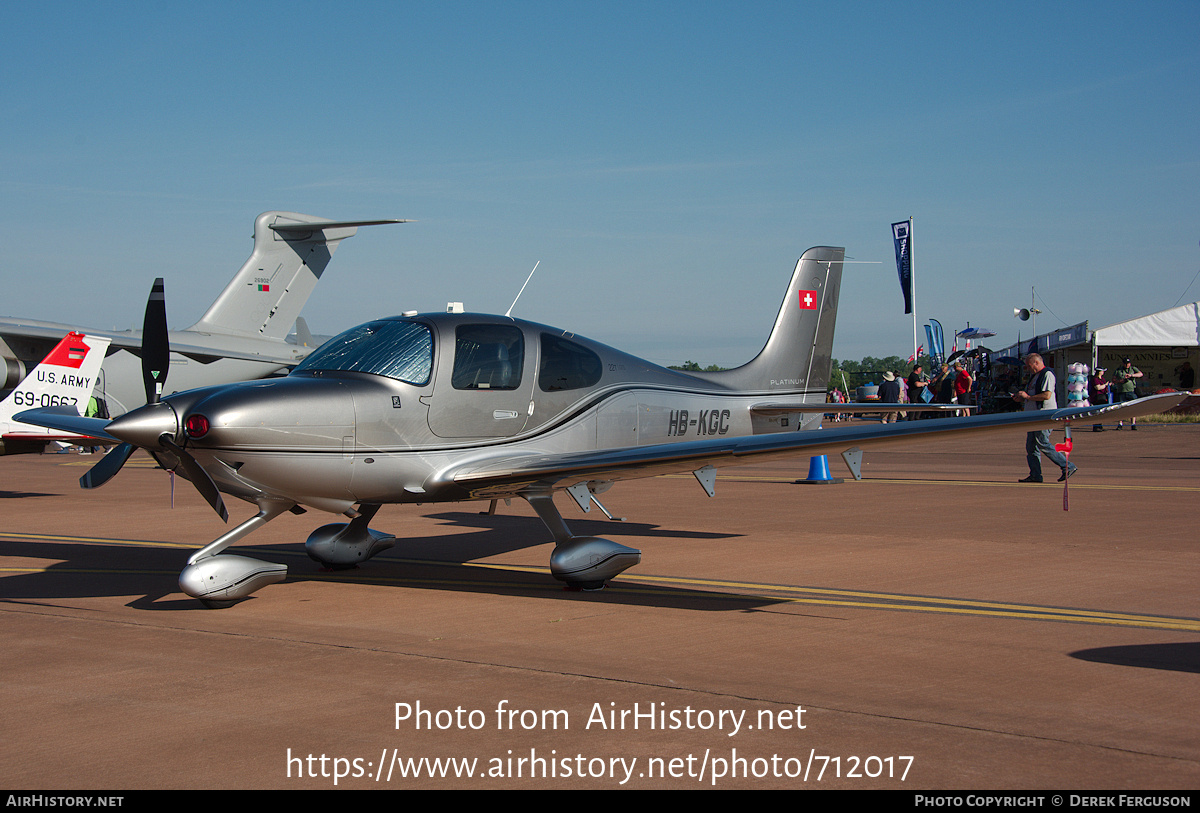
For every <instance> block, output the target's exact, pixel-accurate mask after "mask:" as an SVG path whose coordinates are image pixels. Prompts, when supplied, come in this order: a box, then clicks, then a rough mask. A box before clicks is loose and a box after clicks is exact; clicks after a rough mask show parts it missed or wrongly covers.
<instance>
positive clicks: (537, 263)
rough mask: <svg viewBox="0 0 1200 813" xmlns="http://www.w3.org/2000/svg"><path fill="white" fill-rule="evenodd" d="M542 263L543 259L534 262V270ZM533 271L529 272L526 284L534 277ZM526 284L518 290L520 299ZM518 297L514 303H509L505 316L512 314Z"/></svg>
mask: <svg viewBox="0 0 1200 813" xmlns="http://www.w3.org/2000/svg"><path fill="white" fill-rule="evenodd" d="M541 264H542V261H541V260H538V261H537V262H536V263H534V264H533V271H537V267H538V266H539V265H541ZM533 271H530V272H529V276H527V277H526V278H525V285H528V284H529V280H531V279H533ZM525 285H522V286H521V290H519V291H517V299H520V298H521V294H523V293H525ZM517 299H514V300H513V303H512V304H511V305H509V306H508V310H506V311H505V312H504V315H505V316H512V310H513V308H515V307H516V306H517Z"/></svg>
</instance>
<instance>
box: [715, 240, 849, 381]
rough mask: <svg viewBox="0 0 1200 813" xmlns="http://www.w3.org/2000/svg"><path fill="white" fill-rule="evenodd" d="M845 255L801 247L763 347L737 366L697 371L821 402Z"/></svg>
mask: <svg viewBox="0 0 1200 813" xmlns="http://www.w3.org/2000/svg"><path fill="white" fill-rule="evenodd" d="M845 255H846V250H845V249H844V248H831V247H828V246H822V247H818V248H810V249H809V250H808V251H806V252H804V256H802V257H801V258H800V259H799V261H797V262H796V270H795V271H793V272H792V279H791V282H790V283H789V284H788V290H787V294H786V295H785V296H784V298H783V304H781V305H780V306H779V315H778V316H776V317H775V326H774V327H773V328H772V329H771V335H770V337H769V338H768V339H767V343H766V345H765V346H764V347H763V349H762V351H761V352H759V354H758V355H757V356H755V357H754V359H753V360H751V361H749V362H747V363H746V364H743V365H742V366H741V367H737V368H734V369H732V370H724V371H721V372H717V373H703V374H700V373H697V374H696V375H697V376H698V377H702V378H706V379H708V380H711V381H713V382H717V383H721V384H724V385H726V386H728V387H730V388H731V389H735V390H741V391H744V392H769V393H774V394H783V393H803V392H807V393H811V394H819V395H820V400H822V401H824V400H825V388H826V386H827V385H828V383H829V370H830V365H831V364H832V361H833V329H834V325H835V323H836V321H837V306H838V292H839V290H840V289H841V286H842V262H843V260H844V258H845Z"/></svg>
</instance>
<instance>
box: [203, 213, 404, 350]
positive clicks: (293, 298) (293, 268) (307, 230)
mask: <svg viewBox="0 0 1200 813" xmlns="http://www.w3.org/2000/svg"><path fill="white" fill-rule="evenodd" d="M405 222H407V221H404V220H343V221H334V220H325V219H324V218H320V217H313V216H312V215H302V214H296V213H295V212H263V213H262V214H261V215H259V216H258V217H257V218H255V220H254V251H253V253H251V255H250V259H248V260H246V263H245V265H243V266H242V268H241V270H240V271H238V272H237V274H236V275H235V276H234V278H233V280H231V281H230V283H229V284H228V285H227V286H225V290H224V291H222V292H221V295H220V296H218V297H217V299H216V301H215V302H213V304H212V306H211V307H209V309H208V311H207V312H206V313H205V314H204V316H202V317H200V321H199V322H197V323H196V324H194V325H192V326H191V327H190V328H189V330H195V331H199V332H202V333H227V334H233V335H236V336H253V337H255V338H269V339H279V340H281V341H282V340H283V339H284V338H286V337H287V334H288V331H289V330H291V327H292V325H293V324H294V323H295V321H296V317H297V316H299V315H300V310H301V308H303V307H304V304H305V303H306V302H307V301H308V297H309V295H310V294H312V292H313V289H314V288H316V287H317V280H319V279H320V278H321V274H323V273H324V272H325V266H326V265H328V264H329V258H330V257H331V256H333V252H334V251H335V250H337V247H338V244H339V243H341V241H342V240H345V239H346V238H347V237H353V236H354V235H355V233H357V231H358V227H359V226H375V225H380V224H384V223H405Z"/></svg>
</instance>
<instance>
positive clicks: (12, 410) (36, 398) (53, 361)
mask: <svg viewBox="0 0 1200 813" xmlns="http://www.w3.org/2000/svg"><path fill="white" fill-rule="evenodd" d="M108 345H109V340H108V339H105V338H101V337H99V336H85V335H84V334H82V333H68V334H67V335H66V337H64V338H63V340H62V341H60V342H59V343H58V344H57V345H55V347H54V349H53V350H51V351H50V354H49V355H47V356H46V358H45V359H43V360H42V363H41V364H39V365H38V366H37V367H35V368H34V370H33V372H31V373H30V374H29V375H27V376H25V378H24V380H23V381H21V383H20V384H18V385H17V386H16V388H15V389H14V390H13V391H12V392H10V393H9V394H8V397H7V398H5V399H4V400H3V401H0V432H3V444H2V447H0V448H2V450H3V453H5V454H12V453H14V452H23V451H41V448H42V446H43V445H45V443H46V441H48V440H54V439H56V438H59V439H63V440H70V439H74V437H75V436H72V435H69V434H64V433H61V432H53V431H51V430H49V429H42V428H40V427H36V426H32V425H30V424H24V423H19V422H17V421H15V420H13V415H15V414H16V413H18V412H24V411H25V410H27V409H33V408H35V407H54V406H67V407H73V408H74V409H75V410H76V411H77V412H78V413H79V414H81V415H83V414H85V413H86V412H87V409H88V402H89V399H90V398H91V396H92V389H93V388H94V387H95V386H96V377H97V376H98V375H99V374H100V365H101V364H102V363H103V362H104V352H105V351H106V350H107V349H108ZM29 444H32V445H29ZM26 446H29V448H26Z"/></svg>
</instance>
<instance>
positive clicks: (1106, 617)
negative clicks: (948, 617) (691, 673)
mask: <svg viewBox="0 0 1200 813" xmlns="http://www.w3.org/2000/svg"><path fill="white" fill-rule="evenodd" d="M467 564H468V565H469V566H471V567H486V568H495V569H502V570H515V571H521V572H538V573H546V572H549V568H544V567H527V566H518V565H499V564H490V563H486V562H470V563H467ZM627 578H628V579H630V581H625V579H627ZM638 582H650V583H652V584H663V585H679V586H682V587H694V588H708V589H713V588H715V589H718V590H730V591H736V593H731V595H737V596H740V597H743V598H756V599H770V600H773V601H782V602H789V603H793V604H821V605H830V606H841V607H864V608H869V609H879V610H905V611H909V612H913V611H916V612H932V613H948V614H953V615H976V616H989V617H995V618H1024V619H1030V620H1037V621H1062V622H1075V623H1084V624H1106V625H1115V626H1124V627H1149V628H1152V629H1169V630H1181V631H1186V632H1200V619H1194V618H1172V617H1170V616H1156V615H1136V614H1132V613H1117V612H1107V611H1104V610H1084V609H1077V608H1071V607H1037V606H1033V605H1028V604H1010V603H1004V602H994V601H975V600H972V599H958V598H944V597H939V596H911V595H904V594H899V593H871V592H864V591H858V590H837V589H833V588H824V587H799V586H792V585H778V584H756V583H752V582H732V581H722V580H718V579H685V578H679V577H674V576H645V575H641V574H626V575H625V576H622V577H621V582H620V584H621V587H622V589H625V588H628V587H630V586H631V584H632V583H638Z"/></svg>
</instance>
